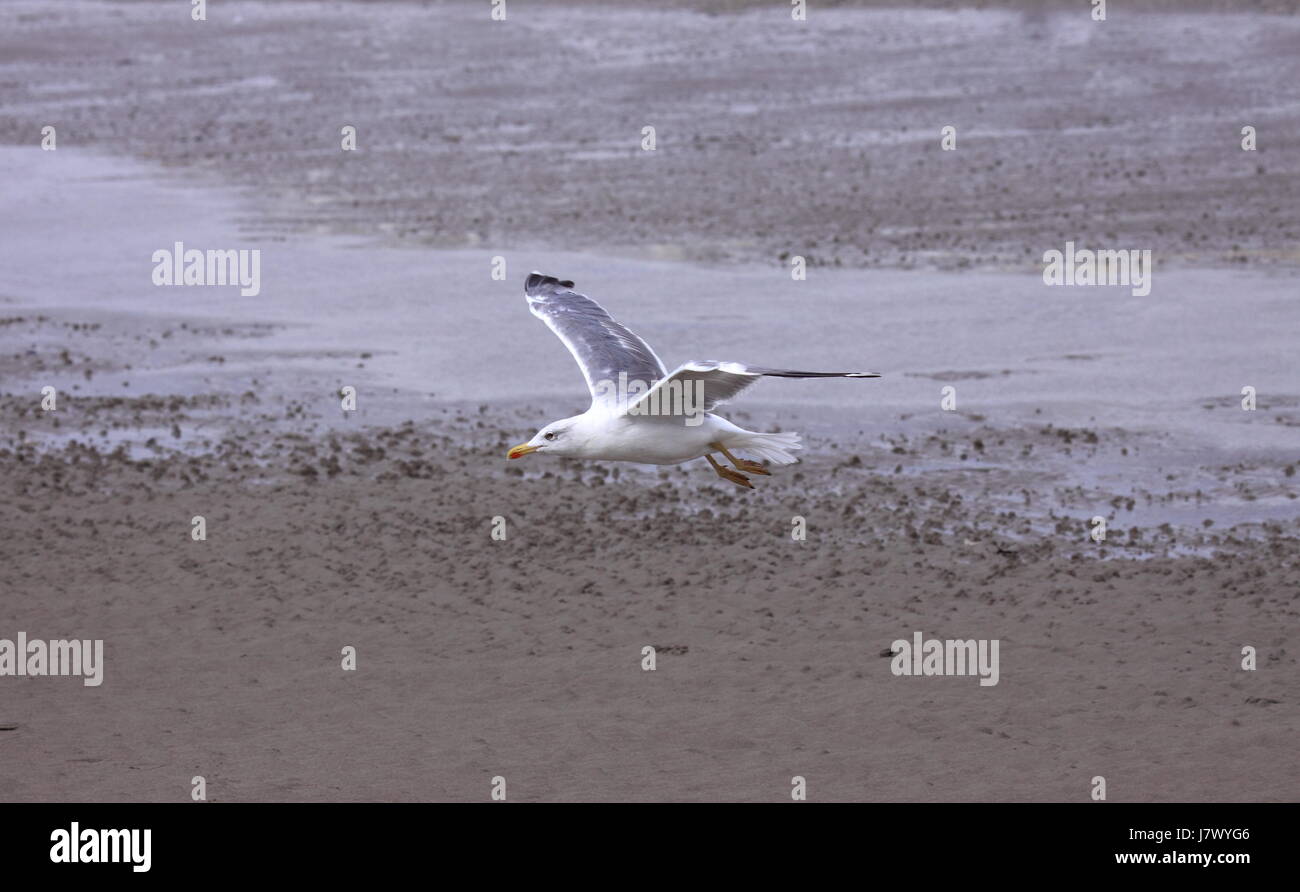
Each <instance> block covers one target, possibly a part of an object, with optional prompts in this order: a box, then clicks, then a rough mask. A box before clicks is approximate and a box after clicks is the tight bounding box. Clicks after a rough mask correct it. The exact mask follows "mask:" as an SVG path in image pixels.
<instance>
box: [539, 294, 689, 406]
mask: <svg viewBox="0 0 1300 892" xmlns="http://www.w3.org/2000/svg"><path fill="white" fill-rule="evenodd" d="M572 288H573V283H572V282H568V281H561V280H559V279H557V278H555V277H554V276H544V275H542V274H541V273H533V274H532V275H530V276H529V277H528V279H527V281H525V282H524V296H525V297H527V298H528V309H530V310H532V313H533V315H534V316H536V317H537V318H538V319H541V320H542V321H543V322H545V323H546V324H547V325H548V326H550V328H551V331H553V332H555V333H556V334H557V335H559V338H560V340H561V341H563V342H564V346H566V347H568V348H569V352H570V353H572V354H573V358H574V359H576V360H577V361H578V365H579V367H581V368H582V374H583V375H584V376H585V377H586V379H587V389H588V390H590V391H591V401H592V404H593V405H595V404H596V403H598V402H599V403H602V404H606V405H611V407H612V404H613V403H614V402H615V401H616V397H617V387H618V381H619V373H620V372H622V373H626V375H627V379H626V380H627V381H629V382H631V381H641V382H643V383H642V385H641V386H642V387H646V388H649V387H650V386H651V385H652V384H653V383H654V382H655V381H658V380H659V379H661V378H662V377H663V376H664V375H665V374H666V372H665V370H664V364H663V363H662V362H660V361H659V357H658V356H655V352H654V351H653V350H651V349H650V346H649V345H648V344H646V342H645V341H643V340H641V339H640V338H639V337H637V336H636V335H635V334H633V333H632V332H630V331H628V330H627V329H626V328H624V327H623V326H622V325H619V324H618V323H617V322H615V321H614V317H612V316H610V315H609V313H606V312H605V310H604V309H603V308H602V307H601V306H600V304H598V303H596V302H595V301H594V300H592V299H591V298H589V297H587V296H586V295H585V294H578V293H577V292H576V291H573V290H572Z"/></svg>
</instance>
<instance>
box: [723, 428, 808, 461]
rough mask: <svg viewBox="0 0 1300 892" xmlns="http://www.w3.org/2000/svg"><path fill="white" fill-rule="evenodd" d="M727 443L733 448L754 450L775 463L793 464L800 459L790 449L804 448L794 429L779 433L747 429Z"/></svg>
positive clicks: (764, 458) (753, 451) (766, 459)
mask: <svg viewBox="0 0 1300 892" xmlns="http://www.w3.org/2000/svg"><path fill="white" fill-rule="evenodd" d="M727 445H728V446H729V447H731V448H733V449H743V450H744V451H746V452H752V453H753V454H754V455H757V456H758V457H759V458H761V459H763V460H764V461H769V462H771V463H772V464H774V465H789V464H793V463H794V462H796V461H798V460H799V459H797V458H795V457H794V456H793V455H791V454H790V450H793V449H802V448H803V446H801V445H800V443H799V435H798V434H796V433H795V432H794V431H782V432H781V433H779V434H759V433H754V432H752V431H746V432H745V433H743V434H737V435H736V436H734V437H731V438H730V439H728V440H727Z"/></svg>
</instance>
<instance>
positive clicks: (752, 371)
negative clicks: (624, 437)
mask: <svg viewBox="0 0 1300 892" xmlns="http://www.w3.org/2000/svg"><path fill="white" fill-rule="evenodd" d="M764 376H767V377H772V378H879V377H880V376H879V375H877V374H875V373H874V372H801V371H798V370H796V369H769V368H765V367H763V366H757V365H744V364H743V363H739V362H717V361H714V360H704V359H695V360H691V361H690V362H688V363H685V364H683V365H682V366H680V367H679V368H677V369H676V370H674V371H673V373H672V374H671V375H669V376H668V377H666V378H664V379H663V380H662V381H660V382H659V383H658V384H656V385H655V386H654V387H652V388H650V390H649V391H647V392H646V393H645V394H644V395H643V396H642V397H641V398H640V399H639V400H637V402H636V403H634V404H633V406H631V407H629V408H628V413H629V414H632V415H637V414H645V415H648V414H650V413H649V412H648V411H647V409H648V407H649V406H652V405H654V403H653V402H647V401H652V400H657V401H658V407H657V411H658V414H660V415H669V414H682V406H681V405H680V402H681V400H682V397H681V396H680V394H683V393H685V394H687V396H686V399H687V400H691V401H692V402H691V403H690V405H691V406H692V407H693V408H694V409H698V408H699V403H698V401H696V400H695V394H697V393H698V392H699V390H698V388H699V386H700V385H699V384H698V383H696V382H702V383H703V385H704V411H705V412H711V411H713V407H714V406H716V405H718V404H719V403H725V402H726V401H727V400H729V399H731V398H732V397H734V396H736V394H738V393H740V392H741V391H742V390H744V389H745V388H746V387H748V386H749V385H751V384H753V383H754V382H755V381H757V380H758V379H759V378H762V377H764ZM672 382H678V385H673V383H672ZM678 386H680V390H678V391H677V394H673V392H672V391H673V390H674V389H676V388H677V387H678ZM655 391H660V393H659V394H657V395H655ZM670 407H676V408H670Z"/></svg>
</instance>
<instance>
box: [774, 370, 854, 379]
mask: <svg viewBox="0 0 1300 892" xmlns="http://www.w3.org/2000/svg"><path fill="white" fill-rule="evenodd" d="M750 371H754V372H757V373H758V374H760V375H768V376H769V377H772V378H879V377H880V375H878V374H876V373H875V372H801V371H797V370H795V369H751V370H750Z"/></svg>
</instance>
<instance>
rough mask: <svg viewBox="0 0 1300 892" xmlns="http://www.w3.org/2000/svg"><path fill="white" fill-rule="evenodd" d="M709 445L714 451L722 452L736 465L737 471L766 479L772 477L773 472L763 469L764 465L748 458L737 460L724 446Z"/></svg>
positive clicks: (718, 444) (719, 444)
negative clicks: (759, 475)
mask: <svg viewBox="0 0 1300 892" xmlns="http://www.w3.org/2000/svg"><path fill="white" fill-rule="evenodd" d="M709 445H710V446H712V447H713V448H714V449H716V450H718V451H719V452H721V453H722V454H723V455H725V456H726V457H727V461H729V462H731V463H732V464H733V465H735V466H736V469H737V470H740V471H748V472H749V473H751V474H762V475H763V476H764V477H771V476H772V472H771V471H769V470H768V469H767V468H765V467H763V466H762V465H760V464H759V463H758V462H756V461H750V460H749V459H746V458H736V457H735V456H734V455H732V454H731V453H730V452H728V451H727V447H726V446H723V445H722V444H721V443H710V444H709Z"/></svg>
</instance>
